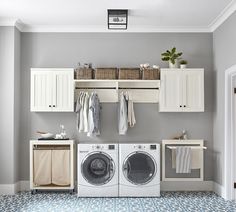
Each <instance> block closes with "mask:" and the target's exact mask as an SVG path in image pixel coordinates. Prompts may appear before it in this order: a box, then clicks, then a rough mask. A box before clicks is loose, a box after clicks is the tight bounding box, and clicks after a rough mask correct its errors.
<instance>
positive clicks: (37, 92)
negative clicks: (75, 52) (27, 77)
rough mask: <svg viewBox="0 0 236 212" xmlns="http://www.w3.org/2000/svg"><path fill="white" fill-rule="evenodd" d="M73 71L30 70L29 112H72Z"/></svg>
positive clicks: (54, 69)
mask: <svg viewBox="0 0 236 212" xmlns="http://www.w3.org/2000/svg"><path fill="white" fill-rule="evenodd" d="M73 90H74V70H73V69H71V68H70V69H56V68H33V69H31V111H33V112H68V111H71V112H73V111H74V91H73Z"/></svg>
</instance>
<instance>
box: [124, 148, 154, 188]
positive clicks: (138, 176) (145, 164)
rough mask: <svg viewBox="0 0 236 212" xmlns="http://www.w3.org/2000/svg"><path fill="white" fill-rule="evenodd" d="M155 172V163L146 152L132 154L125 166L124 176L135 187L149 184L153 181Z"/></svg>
mask: <svg viewBox="0 0 236 212" xmlns="http://www.w3.org/2000/svg"><path fill="white" fill-rule="evenodd" d="M155 172H156V167H155V162H154V160H153V159H152V158H151V156H150V155H148V154H147V153H145V152H135V153H132V154H131V155H129V156H128V157H127V158H126V160H125V161H124V164H123V173H124V176H125V177H126V179H127V180H128V181H130V182H131V183H133V184H135V185H141V184H147V183H148V182H150V181H151V180H152V179H153V177H154V175H155Z"/></svg>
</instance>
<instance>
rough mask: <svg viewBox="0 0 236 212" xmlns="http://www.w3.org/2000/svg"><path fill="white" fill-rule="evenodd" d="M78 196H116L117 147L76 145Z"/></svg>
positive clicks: (111, 145)
mask: <svg viewBox="0 0 236 212" xmlns="http://www.w3.org/2000/svg"><path fill="white" fill-rule="evenodd" d="M77 166H78V169H77V170H78V175H77V178H78V196H80V197H117V196H118V177H119V176H118V145H117V144H78V163H77Z"/></svg>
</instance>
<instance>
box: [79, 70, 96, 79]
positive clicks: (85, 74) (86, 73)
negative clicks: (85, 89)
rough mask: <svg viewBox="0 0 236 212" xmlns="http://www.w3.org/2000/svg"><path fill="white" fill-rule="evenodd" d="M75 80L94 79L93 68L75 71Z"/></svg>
mask: <svg viewBox="0 0 236 212" xmlns="http://www.w3.org/2000/svg"><path fill="white" fill-rule="evenodd" d="M75 79H93V69H92V68H77V69H75Z"/></svg>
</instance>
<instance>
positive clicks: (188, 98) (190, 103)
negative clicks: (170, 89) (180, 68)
mask: <svg viewBox="0 0 236 212" xmlns="http://www.w3.org/2000/svg"><path fill="white" fill-rule="evenodd" d="M183 111H186V112H203V111H204V71H203V70H188V71H184V72H183Z"/></svg>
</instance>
